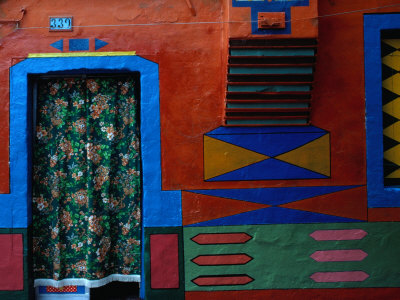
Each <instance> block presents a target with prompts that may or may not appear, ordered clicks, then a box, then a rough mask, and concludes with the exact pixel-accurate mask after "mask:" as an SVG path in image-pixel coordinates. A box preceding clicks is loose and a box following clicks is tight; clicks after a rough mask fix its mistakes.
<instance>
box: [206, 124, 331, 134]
mask: <svg viewBox="0 0 400 300" xmlns="http://www.w3.org/2000/svg"><path fill="white" fill-rule="evenodd" d="M295 132H296V133H308V132H327V131H325V130H323V129H321V128H318V127H315V126H298V127H294V126H276V127H257V126H256V127H248V126H244V127H222V126H221V127H218V128H216V129H214V130H212V131H209V132H207V134H206V135H208V136H213V135H215V134H252V133H295Z"/></svg>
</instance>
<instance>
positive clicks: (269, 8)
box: [232, 0, 309, 34]
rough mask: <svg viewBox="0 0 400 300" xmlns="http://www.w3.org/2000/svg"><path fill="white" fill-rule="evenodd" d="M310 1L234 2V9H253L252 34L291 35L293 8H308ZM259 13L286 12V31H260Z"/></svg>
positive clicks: (238, 0)
mask: <svg viewBox="0 0 400 300" xmlns="http://www.w3.org/2000/svg"><path fill="white" fill-rule="evenodd" d="M308 5H309V0H293V1H291V0H286V1H285V0H279V1H273V2H271V1H240V0H232V6H233V7H251V21H252V23H251V32H252V33H253V34H290V33H291V32H292V31H291V22H290V18H291V14H290V8H291V7H292V6H308ZM258 12H285V21H286V28H285V29H267V30H259V29H258V22H257V20H258Z"/></svg>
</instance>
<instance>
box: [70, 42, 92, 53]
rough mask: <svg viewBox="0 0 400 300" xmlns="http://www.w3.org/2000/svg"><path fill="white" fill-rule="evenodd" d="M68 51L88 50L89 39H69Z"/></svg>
mask: <svg viewBox="0 0 400 300" xmlns="http://www.w3.org/2000/svg"><path fill="white" fill-rule="evenodd" d="M69 51H89V39H70V40H69Z"/></svg>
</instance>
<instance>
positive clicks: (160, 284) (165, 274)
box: [150, 234, 179, 289]
mask: <svg viewBox="0 0 400 300" xmlns="http://www.w3.org/2000/svg"><path fill="white" fill-rule="evenodd" d="M178 256H179V254H178V235H177V234H152V235H150V278H151V288H152V289H178V288H179V258H178Z"/></svg>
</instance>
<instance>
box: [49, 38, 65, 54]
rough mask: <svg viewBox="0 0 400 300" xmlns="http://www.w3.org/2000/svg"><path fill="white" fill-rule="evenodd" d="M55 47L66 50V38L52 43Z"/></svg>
mask: <svg viewBox="0 0 400 300" xmlns="http://www.w3.org/2000/svg"><path fill="white" fill-rule="evenodd" d="M50 46H52V47H53V48H56V49H57V50H60V51H63V50H64V40H63V39H61V40H58V41H57V42H54V43H53V44H50Z"/></svg>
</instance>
